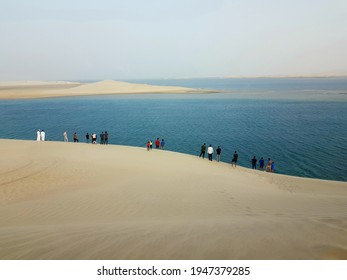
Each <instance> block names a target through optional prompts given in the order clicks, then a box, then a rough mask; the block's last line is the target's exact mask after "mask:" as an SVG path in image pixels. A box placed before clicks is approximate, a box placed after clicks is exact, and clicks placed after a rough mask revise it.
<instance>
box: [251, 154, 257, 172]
mask: <svg viewBox="0 0 347 280" xmlns="http://www.w3.org/2000/svg"><path fill="white" fill-rule="evenodd" d="M257 161H258V160H257V159H256V158H255V156H254V157H253V158H252V159H251V162H252V169H257Z"/></svg>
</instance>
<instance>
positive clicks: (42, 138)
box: [36, 129, 46, 141]
mask: <svg viewBox="0 0 347 280" xmlns="http://www.w3.org/2000/svg"><path fill="white" fill-rule="evenodd" d="M36 133H37V136H36V141H45V140H46V132H45V131H44V130H43V129H42V130H40V129H38V130H37V132H36Z"/></svg>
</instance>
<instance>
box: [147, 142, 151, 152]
mask: <svg viewBox="0 0 347 280" xmlns="http://www.w3.org/2000/svg"><path fill="white" fill-rule="evenodd" d="M150 147H151V142H150V141H148V142H147V151H149V148H150Z"/></svg>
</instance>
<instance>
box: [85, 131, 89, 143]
mask: <svg viewBox="0 0 347 280" xmlns="http://www.w3.org/2000/svg"><path fill="white" fill-rule="evenodd" d="M86 142H87V143H89V133H88V132H87V134H86Z"/></svg>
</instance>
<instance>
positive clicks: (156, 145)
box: [155, 138, 160, 149]
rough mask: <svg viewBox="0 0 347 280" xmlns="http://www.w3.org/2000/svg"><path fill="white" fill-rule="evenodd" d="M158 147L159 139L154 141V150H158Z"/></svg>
mask: <svg viewBox="0 0 347 280" xmlns="http://www.w3.org/2000/svg"><path fill="white" fill-rule="evenodd" d="M159 146H160V140H159V138H157V140H155V148H156V149H159Z"/></svg>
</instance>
